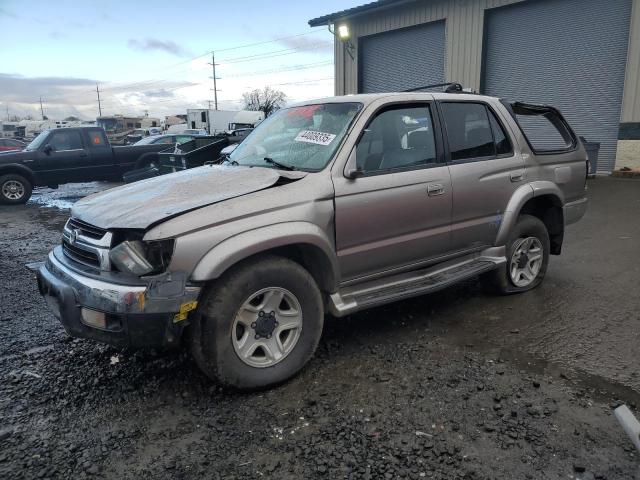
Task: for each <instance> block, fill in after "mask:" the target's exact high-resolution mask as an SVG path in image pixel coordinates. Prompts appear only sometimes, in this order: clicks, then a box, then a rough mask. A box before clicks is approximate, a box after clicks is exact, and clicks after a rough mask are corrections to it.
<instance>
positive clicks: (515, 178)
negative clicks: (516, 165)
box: [509, 170, 524, 182]
mask: <svg viewBox="0 0 640 480" xmlns="http://www.w3.org/2000/svg"><path fill="white" fill-rule="evenodd" d="M509 178H511V181H512V182H521V181H522V180H523V179H524V172H523V171H522V170H518V171H517V172H511V173H510V174H509Z"/></svg>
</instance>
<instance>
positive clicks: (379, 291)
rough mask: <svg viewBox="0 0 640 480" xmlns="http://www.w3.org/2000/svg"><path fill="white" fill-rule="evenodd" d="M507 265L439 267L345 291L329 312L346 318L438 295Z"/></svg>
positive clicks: (495, 261) (494, 260)
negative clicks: (411, 298) (367, 309)
mask: <svg viewBox="0 0 640 480" xmlns="http://www.w3.org/2000/svg"><path fill="white" fill-rule="evenodd" d="M504 263H506V258H504V257H476V258H474V259H472V260H466V261H463V262H460V261H458V262H457V263H453V264H449V265H447V266H446V267H443V266H442V265H439V266H435V267H431V268H425V269H421V270H415V271H413V272H408V273H402V274H398V275H394V276H392V277H386V278H383V279H379V280H373V281H369V282H367V283H362V284H359V285H354V286H350V287H344V288H342V289H341V290H340V291H338V292H337V293H334V294H332V295H331V296H330V297H329V298H330V300H329V311H330V312H331V314H332V315H334V316H336V317H342V316H344V315H348V314H350V313H353V312H356V311H358V310H363V309H365V308H370V307H375V306H378V305H384V304H386V303H391V302H395V301H397V300H402V299H405V298H410V297H416V296H418V295H424V294H426V293H431V292H435V291H438V290H442V289H443V288H447V287H449V286H451V285H454V284H456V283H458V282H460V281H462V280H466V279H469V278H472V277H475V276H477V275H480V274H481V273H485V272H489V271H491V270H494V269H496V268H498V267H499V266H500V265H503V264H504Z"/></svg>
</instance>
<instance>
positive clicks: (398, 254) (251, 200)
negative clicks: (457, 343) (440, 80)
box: [38, 93, 588, 389]
mask: <svg viewBox="0 0 640 480" xmlns="http://www.w3.org/2000/svg"><path fill="white" fill-rule="evenodd" d="M532 119H533V120H535V121H533V122H529V120H532ZM540 122H542V123H544V122H547V124H548V125H547V127H548V128H546V129H538V130H535V129H534V130H528V128H525V127H526V126H527V125H529V124H531V123H533V124H534V125H539V124H540ZM527 130H528V131H529V133H528V134H527V133H526V131H527ZM554 131H555V134H554V135H553V138H552V137H551V136H549V137H548V138H542V139H539V138H535V135H536V132H538V133H539V132H554ZM587 171H588V168H587V155H586V152H585V149H584V147H583V146H582V144H581V143H580V142H579V140H578V138H577V137H576V135H575V133H574V132H573V130H572V129H571V127H570V126H569V125H568V124H567V122H566V121H565V119H564V118H563V117H562V115H561V114H560V112H559V111H558V110H556V109H554V108H553V107H548V106H536V105H527V104H522V103H515V104H509V103H507V102H504V101H502V100H500V99H498V98H493V97H487V96H480V95H471V94H447V93H443V94H429V93H396V94H388V93H385V94H369V95H354V96H345V97H335V98H330V99H327V100H321V101H309V102H305V103H302V104H299V105H296V106H292V107H288V108H285V109H282V110H279V111H278V112H276V113H274V114H273V115H272V116H270V117H269V118H267V119H266V120H265V121H264V122H262V124H261V125H259V126H258V127H257V128H256V129H255V130H254V132H253V133H252V134H251V135H250V136H249V137H247V138H246V139H245V141H244V142H243V143H241V144H240V145H239V146H238V147H237V148H236V149H235V150H234V151H233V152H232V153H231V154H230V156H229V159H228V161H227V162H226V163H225V165H213V166H203V167H200V168H195V169H191V170H185V171H183V172H179V173H176V174H173V175H168V176H163V177H157V178H153V179H150V180H145V181H141V182H137V183H133V184H129V185H125V186H122V187H118V188H115V189H112V190H109V191H105V192H102V193H98V194H95V195H92V196H90V197H87V198H86V199H84V200H81V201H79V202H78V203H76V204H75V205H74V206H73V209H72V211H71V218H70V219H69V221H68V222H67V224H66V226H65V227H64V232H63V235H62V243H61V245H60V246H58V247H56V248H55V249H54V250H53V251H52V252H50V253H49V255H48V257H47V259H46V262H45V263H44V265H43V266H42V267H41V268H40V270H39V273H38V286H39V290H40V292H41V294H42V295H43V296H44V298H45V299H46V301H47V303H48V304H49V305H50V306H51V309H52V311H53V312H54V314H55V315H56V316H57V317H58V318H59V319H60V321H61V322H62V324H63V325H64V327H65V329H66V330H67V332H68V333H69V334H71V335H72V336H76V337H84V338H90V339H94V340H97V341H101V342H107V343H110V344H114V345H121V346H124V345H132V346H153V347H160V346H172V345H177V344H179V343H180V342H181V341H184V342H185V343H186V344H187V345H188V346H189V347H190V349H191V352H192V354H193V356H194V358H195V360H196V362H197V364H198V365H199V366H200V368H201V369H202V370H203V371H204V372H205V373H206V374H207V375H208V376H209V377H211V378H212V379H216V380H218V381H220V382H223V383H225V384H227V385H231V386H233V387H236V388H240V389H254V388H262V387H265V386H270V385H274V384H277V383H279V382H283V381H285V380H286V379H288V378H290V377H291V376H292V375H294V374H295V373H296V372H298V371H299V370H300V369H301V368H302V366H303V365H304V364H305V363H306V362H307V361H308V360H309V359H310V358H311V357H312V355H313V353H314V351H315V349H316V347H317V345H318V341H319V339H320V335H321V333H322V329H323V321H324V314H325V312H330V313H331V314H333V315H335V316H338V317H341V316H344V315H347V314H351V313H353V312H356V311H358V310H362V309H366V308H370V307H375V306H378V305H383V304H386V303H389V302H393V301H397V300H402V299H406V298H409V297H413V296H416V295H422V294H425V293H431V292H434V291H437V290H439V289H442V288H445V287H447V286H450V285H452V284H454V283H457V282H460V281H463V280H465V279H469V278H472V277H475V276H478V275H480V276H481V279H482V282H483V283H484V285H486V286H487V288H488V289H490V290H492V291H495V292H498V293H502V294H511V293H521V292H526V291H528V290H531V289H533V288H535V287H537V286H538V285H540V283H541V282H542V281H543V278H544V277H545V273H546V271H547V266H548V262H549V258H550V255H558V254H560V252H561V249H562V246H563V239H564V233H565V227H566V226H567V225H569V224H571V223H573V222H576V221H578V220H579V219H580V218H581V217H582V216H583V215H584V213H585V209H586V204H587V200H586V198H585V188H586V177H587Z"/></svg>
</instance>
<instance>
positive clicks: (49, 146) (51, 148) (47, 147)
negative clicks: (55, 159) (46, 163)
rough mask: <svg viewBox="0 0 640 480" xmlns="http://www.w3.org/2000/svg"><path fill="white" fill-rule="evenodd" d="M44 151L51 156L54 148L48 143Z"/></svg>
mask: <svg viewBox="0 0 640 480" xmlns="http://www.w3.org/2000/svg"><path fill="white" fill-rule="evenodd" d="M42 151H43V152H44V153H45V155H51V152H53V147H52V146H51V145H49V144H48V143H47V144H46V145H45V146H44V148H43V149H42Z"/></svg>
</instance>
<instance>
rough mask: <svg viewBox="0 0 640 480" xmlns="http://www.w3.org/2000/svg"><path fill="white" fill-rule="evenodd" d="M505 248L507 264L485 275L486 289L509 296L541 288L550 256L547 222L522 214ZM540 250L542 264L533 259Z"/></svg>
mask: <svg viewBox="0 0 640 480" xmlns="http://www.w3.org/2000/svg"><path fill="white" fill-rule="evenodd" d="M506 248H507V255H506V256H507V262H506V264H505V265H502V266H500V268H498V269H496V270H494V271H492V272H489V273H486V274H484V275H483V276H482V279H481V280H482V283H483V286H484V287H485V290H487V291H488V292H490V293H498V294H502V295H508V294H513V293H522V292H526V291H529V290H533V289H534V288H536V287H537V286H538V285H540V284H541V283H542V280H543V279H544V276H545V274H546V272H547V266H548V264H549V255H550V242H549V232H547V227H545V225H544V223H542V221H541V220H540V219H539V218H537V217H534V216H531V215H520V217H519V218H518V221H517V223H516V225H515V226H514V227H513V229H512V231H511V233H510V235H509V238H508V239H507V242H506ZM538 251H539V252H540V254H541V255H542V257H541V258H540V260H539V261H538V260H534V257H536V256H537V253H538ZM523 255H524V256H523ZM527 266H528V268H527ZM532 267H533V268H532ZM514 268H515V270H514Z"/></svg>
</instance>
